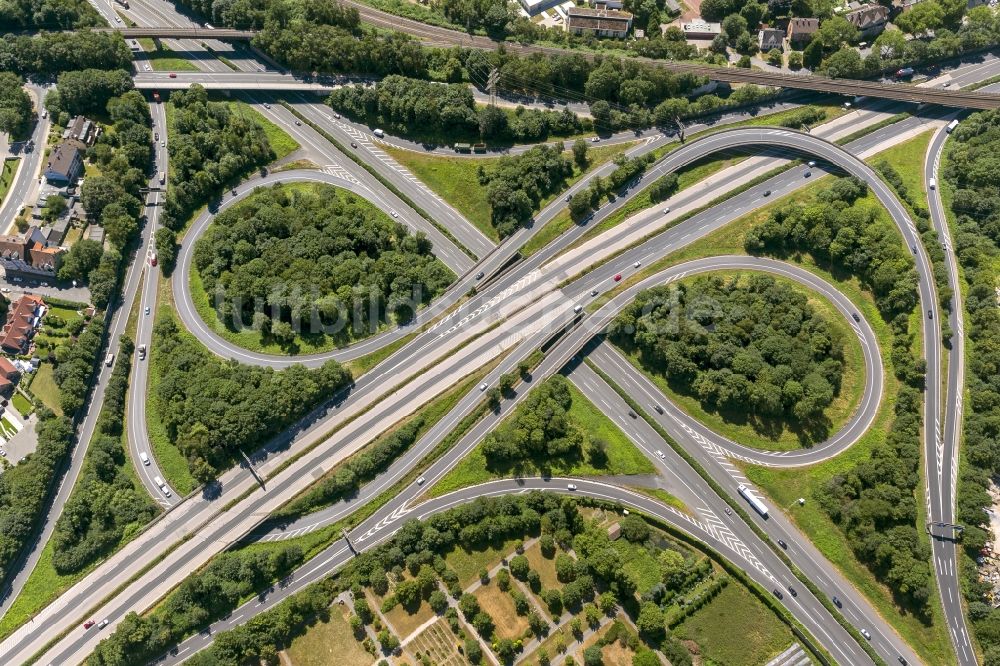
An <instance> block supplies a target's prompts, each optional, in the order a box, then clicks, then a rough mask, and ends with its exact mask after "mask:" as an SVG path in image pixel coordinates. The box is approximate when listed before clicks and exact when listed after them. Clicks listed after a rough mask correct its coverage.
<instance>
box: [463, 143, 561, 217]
mask: <svg viewBox="0 0 1000 666" xmlns="http://www.w3.org/2000/svg"><path fill="white" fill-rule="evenodd" d="M563 149H564V148H563V144H562V143H557V144H554V145H551V146H550V145H541V146H535V147H534V148H531V149H530V150H528V151H527V152H524V153H521V154H520V155H513V156H509V157H501V158H500V159H499V160H498V161H497V163H496V164H495V165H493V166H491V167H488V168H487V167H483V166H480V167H479V172H478V177H479V184H480V185H483V186H484V187H486V198H487V200H488V201H489V203H490V211H491V222H492V224H493V226H494V227H495V228H496V230H497V233H499V234H500V236H501V237H506V236H510V235H511V234H513V233H514V232H515V231H517V230H518V229H519V228H520V227H522V226H526V225H527V224H528V223H529V222H530V221H531V219H532V215H533V214H534V211H535V209H536V208H537V207H538V206H539V204H540V203H541V201H542V199H544V198H545V197H547V196H550V195H552V194H555V193H556V192H558V191H559V190H561V189H563V188H564V187H565V185H566V181H567V179H569V178H570V177H571V176H572V175H573V160H571V159H570V158H569V157H567V156H565V155H563Z"/></svg>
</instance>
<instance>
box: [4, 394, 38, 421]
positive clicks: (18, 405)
mask: <svg viewBox="0 0 1000 666" xmlns="http://www.w3.org/2000/svg"><path fill="white" fill-rule="evenodd" d="M10 401H11V403H13V405H14V409H16V410H17V412H18V413H19V414H20V415H21V416H24V417H27V416H28V415H29V414H31V412H33V411H35V407H34V405H32V404H31V401H29V400H28V399H27V398H25V397H24V395H23V394H22V393H18V392H15V393H14V397H13V398H11V400H10Z"/></svg>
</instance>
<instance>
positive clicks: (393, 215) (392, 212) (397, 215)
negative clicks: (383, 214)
mask: <svg viewBox="0 0 1000 666" xmlns="http://www.w3.org/2000/svg"><path fill="white" fill-rule="evenodd" d="M389 215H392V217H393V218H397V217H399V213H397V212H396V211H394V210H390V211H389Z"/></svg>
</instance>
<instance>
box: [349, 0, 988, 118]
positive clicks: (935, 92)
mask: <svg viewBox="0 0 1000 666" xmlns="http://www.w3.org/2000/svg"><path fill="white" fill-rule="evenodd" d="M341 3H342V4H344V5H346V6H348V7H353V8H354V9H356V10H358V13H359V14H360V15H361V18H362V20H364V21H365V22H366V23H370V24H372V25H374V26H376V27H380V28H385V29H387V30H397V31H399V32H405V33H406V34H408V35H411V36H413V37H417V38H418V39H420V40H421V41H422V42H423V43H425V44H427V45H430V46H463V47H466V48H475V49H484V50H496V49H497V48H499V46H500V45H501V44H502V45H503V47H504V48H505V49H506V50H507V51H510V52H513V53H517V54H520V55H532V54H537V53H540V54H543V55H566V54H568V53H573V54H577V55H580V56H582V57H584V58H587V59H588V60H592V59H594V58H596V57H597V54H595V53H591V52H587V51H577V50H572V49H562V48H558V47H555V46H540V45H537V44H520V43H518V42H507V41H504V42H501V41H497V40H493V39H490V38H489V37H483V36H481V35H469V34H467V33H463V32H459V31H457V30H450V29H448V28H441V27H438V26H432V25H428V24H426V23H421V22H420V21H415V20H413V19H408V18H403V17H401V16H396V15H395V14H389V13H388V12H383V11H381V10H378V9H374V8H373V7H369V6H368V5H365V4H362V3H360V2H357V1H356V0H341ZM635 60H638V61H640V62H645V63H647V64H649V65H652V66H654V67H661V68H663V69H667V70H669V71H671V72H674V73H676V74H693V75H694V76H703V77H706V78H709V79H712V80H714V81H724V82H727V83H753V84H756V85H762V86H772V87H775V88H793V89H796V90H812V91H816V92H826V93H834V94H839V95H850V96H855V95H861V96H866V97H878V98H882V99H891V100H895V101H898V102H916V103H924V104H938V105H941V106H948V107H956V108H965V109H983V110H985V109H996V108H1000V95H997V94H995V93H983V92H971V91H962V90H947V89H942V88H919V87H917V86H913V85H909V84H904V83H882V82H880V81H866V80H861V79H833V78H829V77H825V76H818V75H815V74H788V73H784V72H759V71H752V70H748V69H741V68H735V67H728V68H727V67H713V66H710V65H697V64H694V63H684V62H673V61H664V60H653V59H650V58H642V57H636V58H635Z"/></svg>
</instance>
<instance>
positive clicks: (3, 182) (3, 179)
mask: <svg viewBox="0 0 1000 666" xmlns="http://www.w3.org/2000/svg"><path fill="white" fill-rule="evenodd" d="M18 162H20V160H11V159H7V160H4V161H3V169H0V204H2V203H3V200H4V199H5V198H6V197H7V190H9V189H10V184H11V183H12V182H13V181H14V172H16V171H17V165H18Z"/></svg>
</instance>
